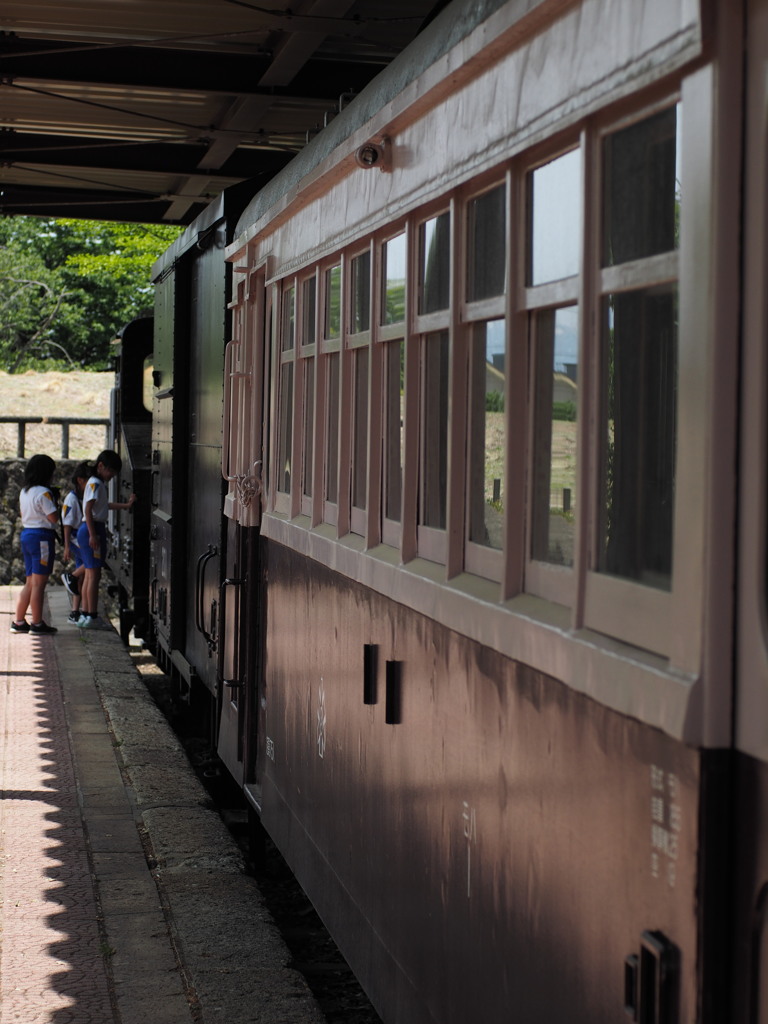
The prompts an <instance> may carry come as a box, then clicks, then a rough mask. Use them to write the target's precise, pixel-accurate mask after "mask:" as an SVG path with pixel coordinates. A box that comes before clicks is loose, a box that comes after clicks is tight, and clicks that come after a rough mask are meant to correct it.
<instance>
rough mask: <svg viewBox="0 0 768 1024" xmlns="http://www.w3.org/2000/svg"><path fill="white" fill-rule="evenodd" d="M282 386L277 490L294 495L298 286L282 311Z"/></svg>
mask: <svg viewBox="0 0 768 1024" xmlns="http://www.w3.org/2000/svg"><path fill="white" fill-rule="evenodd" d="M279 344H280V378H279V381H280V384H279V392H278V398H277V402H278V420H277V467H276V468H277V488H276V489H277V491H278V493H279V494H283V495H290V493H291V463H292V458H293V408H294V405H293V399H294V396H293V383H294V354H295V346H296V287H295V285H290V286H289V287H287V288H284V289H283V293H282V309H281V317H280V338H279ZM276 507H277V508H278V509H279V510H280V511H283V512H287V511H288V510H289V509H288V505H287V504H286V503H285V500H284V499H283V500H281V501H278V502H277V505H276Z"/></svg>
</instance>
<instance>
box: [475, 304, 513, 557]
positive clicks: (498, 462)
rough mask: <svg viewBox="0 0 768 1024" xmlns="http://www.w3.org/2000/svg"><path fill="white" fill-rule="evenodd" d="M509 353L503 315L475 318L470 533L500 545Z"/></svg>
mask: <svg viewBox="0 0 768 1024" xmlns="http://www.w3.org/2000/svg"><path fill="white" fill-rule="evenodd" d="M505 359H506V332H505V328H504V321H503V320H491V321H489V322H487V323H476V324H474V325H473V327H472V335H471V341H470V350H469V416H468V444H467V473H468V480H467V504H468V509H467V513H468V537H469V540H470V541H471V542H472V543H473V544H479V545H481V546H482V547H487V548H494V549H496V550H501V548H502V545H503V539H504V529H503V522H504V455H505V450H506V436H505V428H504V422H505V417H504V393H505ZM469 567H470V568H471V566H469Z"/></svg>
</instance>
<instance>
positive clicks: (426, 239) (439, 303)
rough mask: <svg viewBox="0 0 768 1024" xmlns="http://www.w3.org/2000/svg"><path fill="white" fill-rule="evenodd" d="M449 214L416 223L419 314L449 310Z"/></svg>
mask: <svg viewBox="0 0 768 1024" xmlns="http://www.w3.org/2000/svg"><path fill="white" fill-rule="evenodd" d="M450 230H451V215H450V214H449V213H441V214H440V215H439V216H438V217H433V218H432V219H431V220H427V221H424V223H423V224H421V225H420V226H419V313H436V312H437V311H438V310H441V309H448V302H449V299H450V280H451V273H450V271H451V240H450Z"/></svg>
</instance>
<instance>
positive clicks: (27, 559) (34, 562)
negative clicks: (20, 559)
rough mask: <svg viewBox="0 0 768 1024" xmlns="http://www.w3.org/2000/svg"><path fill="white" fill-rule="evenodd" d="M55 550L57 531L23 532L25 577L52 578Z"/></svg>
mask: <svg viewBox="0 0 768 1024" xmlns="http://www.w3.org/2000/svg"><path fill="white" fill-rule="evenodd" d="M55 550H56V531H55V530H42V529H39V530H36V529H32V530H30V529H25V530H22V531H21V553H22V555H23V556H24V575H25V576H32V575H35V576H50V575H51V570H52V569H53V556H54V552H55Z"/></svg>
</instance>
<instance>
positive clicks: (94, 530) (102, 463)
mask: <svg viewBox="0 0 768 1024" xmlns="http://www.w3.org/2000/svg"><path fill="white" fill-rule="evenodd" d="M122 466H123V460H122V459H121V458H120V456H119V455H118V454H117V452H113V451H111V450H109V449H107V450H106V451H103V452H102V453H101V454H100V455H99V457H98V458H97V459H96V469H95V470H94V473H93V475H92V476H91V477H90V478H89V479H88V482H87V483H86V485H85V491H84V492H83V522H82V524H81V525H80V529H79V530H78V531H77V542H78V544H79V545H80V554H81V556H82V559H83V564H84V565H85V577H84V579H83V585H82V587H81V589H80V609H81V615H80V618H79V619H78V620H77V625H78V626H80V628H81V629H92V628H93V627H97V626H99V625H100V623H99V618H98V613H97V610H98V604H99V583H100V581H101V569H102V566H103V565H104V556H105V555H106V553H107V513H108V512H109V509H111V508H125V509H127V508H131V506H132V505H133V503H134V501H136V495H135V494H132V495H131V496H130V498H129V499H128V501H110V500H109V495H108V493H107V484H108V483H109V481H110V480H111V479H112V477H113V476H116V475H117V474H118V473H119V472H120V470H121V469H122Z"/></svg>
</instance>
